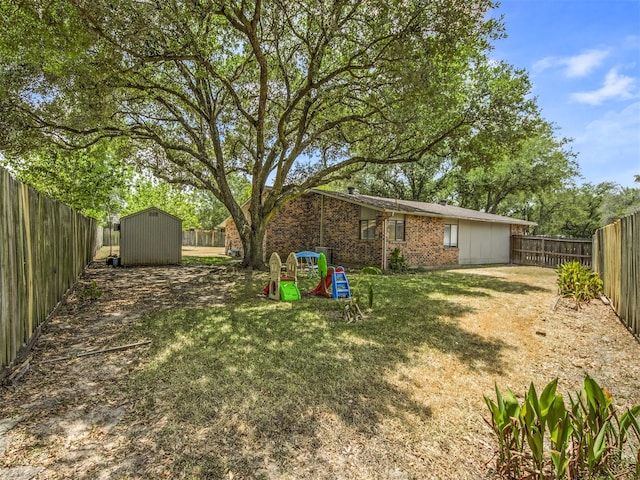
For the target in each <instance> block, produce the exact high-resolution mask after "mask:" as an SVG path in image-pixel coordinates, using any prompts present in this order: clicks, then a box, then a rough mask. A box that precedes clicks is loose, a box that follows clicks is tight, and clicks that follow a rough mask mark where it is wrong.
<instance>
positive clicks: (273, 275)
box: [264, 252, 300, 302]
mask: <svg viewBox="0 0 640 480" xmlns="http://www.w3.org/2000/svg"><path fill="white" fill-rule="evenodd" d="M285 265H286V272H285V273H284V274H283V273H282V261H281V260H280V256H279V255H278V254H277V253H276V252H273V253H272V254H271V258H270V259H269V284H268V285H267V286H266V287H265V289H264V292H265V293H266V294H267V295H269V298H272V299H274V300H283V301H285V302H291V301H294V300H300V290H298V259H297V258H296V254H295V253H290V254H289V257H287V262H286V264H285Z"/></svg>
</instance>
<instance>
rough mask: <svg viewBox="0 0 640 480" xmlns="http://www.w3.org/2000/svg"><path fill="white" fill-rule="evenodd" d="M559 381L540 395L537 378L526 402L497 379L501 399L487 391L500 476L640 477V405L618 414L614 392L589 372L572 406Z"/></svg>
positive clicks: (540, 477)
mask: <svg viewBox="0 0 640 480" xmlns="http://www.w3.org/2000/svg"><path fill="white" fill-rule="evenodd" d="M557 385H558V381H557V379H556V380H553V381H552V382H551V383H549V384H548V385H547V386H546V387H545V389H544V390H543V392H542V394H541V395H540V396H538V395H537V393H536V390H535V387H534V385H533V383H532V384H531V386H530V387H529V391H528V392H527V394H526V395H525V397H524V399H523V402H522V404H520V402H518V400H517V398H516V396H515V395H514V394H513V392H512V391H511V390H507V392H506V393H505V394H504V395H503V394H501V393H500V390H499V389H498V386H497V385H496V400H497V401H496V402H494V401H493V400H491V399H489V398H488V397H487V396H485V397H484V399H485V402H486V404H487V407H488V408H489V411H490V412H491V421H490V422H489V421H487V423H488V424H489V425H490V426H491V428H492V429H493V431H494V433H495V434H496V436H497V439H498V457H497V472H498V474H499V476H500V477H501V478H509V479H516V480H520V479H525V478H526V479H529V478H532V479H539V480H543V479H563V478H572V479H578V478H589V479H591V478H600V477H599V476H601V475H604V476H606V477H607V478H629V479H630V478H640V477H639V475H640V458H634V455H635V456H640V425H639V422H640V405H636V406H635V407H633V408H631V409H629V410H627V412H625V413H624V414H623V415H622V416H621V417H619V418H618V415H617V413H616V411H615V409H614V408H613V406H612V403H613V401H612V397H611V394H610V393H609V392H608V391H606V390H605V389H603V388H601V387H600V386H599V385H598V384H597V382H596V381H595V380H594V379H593V378H591V377H589V376H587V377H586V378H585V380H584V383H583V386H582V389H581V390H580V392H579V393H578V394H577V395H576V397H575V399H574V398H573V397H571V396H569V398H570V404H571V408H570V409H567V408H566V406H565V402H564V399H563V398H562V395H557V394H556V388H557ZM625 449H627V450H625ZM625 451H626V452H627V454H628V452H632V456H631V457H629V456H626V457H625V456H624V452H625ZM633 452H635V453H633Z"/></svg>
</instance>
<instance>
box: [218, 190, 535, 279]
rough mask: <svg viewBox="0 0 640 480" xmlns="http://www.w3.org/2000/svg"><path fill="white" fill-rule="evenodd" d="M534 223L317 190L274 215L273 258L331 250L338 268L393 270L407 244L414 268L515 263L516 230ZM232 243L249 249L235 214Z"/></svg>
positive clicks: (268, 238) (268, 239)
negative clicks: (395, 254)
mask: <svg viewBox="0 0 640 480" xmlns="http://www.w3.org/2000/svg"><path fill="white" fill-rule="evenodd" d="M532 225H535V223H534V222H528V221H525V220H519V219H515V218H510V217H504V216H501V215H494V214H490V213H484V212H478V211H476V210H470V209H467V208H460V207H454V206H451V205H442V204H433V203H425V202H414V201H408V200H394V199H389V198H381V197H372V196H369V195H360V194H357V193H352V192H350V193H340V192H329V191H324V190H315V189H314V190H310V191H309V192H307V193H306V194H304V195H302V196H301V197H299V198H297V199H295V200H293V201H291V202H289V203H288V204H287V205H285V206H284V207H283V208H282V210H280V211H279V212H278V213H277V214H276V215H275V216H274V218H273V219H272V221H271V222H270V223H269V225H268V227H267V232H266V235H265V240H264V241H265V245H264V246H265V248H264V252H265V256H266V258H269V256H270V255H271V253H272V252H278V254H279V255H280V257H281V258H286V257H287V255H289V253H290V252H299V251H303V250H316V251H325V253H327V260H328V261H329V262H330V264H334V265H360V266H362V265H373V266H378V267H381V268H382V269H383V270H386V269H387V268H388V265H389V258H390V257H391V252H393V250H394V249H395V248H399V249H400V251H401V252H402V254H403V255H404V257H405V259H406V260H407V263H408V264H409V265H410V266H416V267H417V266H446V265H474V264H496V263H509V260H510V239H511V235H514V234H523V233H525V232H526V230H527V228H528V227H529V226H532ZM221 226H223V227H225V229H226V239H227V240H226V248H227V250H230V249H236V250H237V249H241V248H242V244H241V242H240V237H239V236H238V231H237V229H236V227H235V224H234V223H233V220H232V219H231V218H230V217H229V218H227V219H226V220H225V221H224V222H223V223H222V224H221Z"/></svg>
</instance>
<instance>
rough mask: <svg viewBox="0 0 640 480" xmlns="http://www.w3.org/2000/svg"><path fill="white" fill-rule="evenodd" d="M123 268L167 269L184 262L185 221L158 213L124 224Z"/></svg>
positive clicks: (145, 213)
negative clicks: (183, 238) (129, 266)
mask: <svg viewBox="0 0 640 480" xmlns="http://www.w3.org/2000/svg"><path fill="white" fill-rule="evenodd" d="M120 258H121V259H122V264H123V265H165V264H176V263H180V262H181V261H182V221H181V220H180V219H177V218H175V217H173V216H171V215H169V214H166V213H165V212H162V211H161V210H158V209H149V210H144V211H142V212H140V213H138V214H134V215H130V216H128V217H124V218H122V219H121V221H120Z"/></svg>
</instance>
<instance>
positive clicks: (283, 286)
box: [280, 280, 300, 302]
mask: <svg viewBox="0 0 640 480" xmlns="http://www.w3.org/2000/svg"><path fill="white" fill-rule="evenodd" d="M280 300H282V301H283V302H293V301H294V300H300V290H298V286H297V285H296V282H290V281H287V280H285V281H283V282H280Z"/></svg>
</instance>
